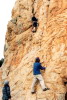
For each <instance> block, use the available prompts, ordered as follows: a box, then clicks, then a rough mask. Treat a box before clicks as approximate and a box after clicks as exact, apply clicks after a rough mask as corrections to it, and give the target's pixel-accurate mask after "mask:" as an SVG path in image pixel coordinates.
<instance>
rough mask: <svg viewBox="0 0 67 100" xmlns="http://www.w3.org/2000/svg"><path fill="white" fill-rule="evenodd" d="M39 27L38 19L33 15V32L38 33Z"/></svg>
mask: <svg viewBox="0 0 67 100" xmlns="http://www.w3.org/2000/svg"><path fill="white" fill-rule="evenodd" d="M37 26H38V19H37V18H36V17H35V15H33V17H32V32H36V31H37Z"/></svg>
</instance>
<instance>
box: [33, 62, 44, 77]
mask: <svg viewBox="0 0 67 100" xmlns="http://www.w3.org/2000/svg"><path fill="white" fill-rule="evenodd" d="M40 70H45V67H42V66H41V63H38V62H35V63H34V65H33V75H38V74H41V72H40Z"/></svg>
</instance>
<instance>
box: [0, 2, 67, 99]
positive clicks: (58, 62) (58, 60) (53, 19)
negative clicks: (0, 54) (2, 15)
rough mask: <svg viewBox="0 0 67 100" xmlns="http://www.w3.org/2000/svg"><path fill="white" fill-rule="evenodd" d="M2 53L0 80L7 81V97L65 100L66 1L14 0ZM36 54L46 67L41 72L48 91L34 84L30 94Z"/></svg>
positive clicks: (66, 52) (66, 70)
mask: <svg viewBox="0 0 67 100" xmlns="http://www.w3.org/2000/svg"><path fill="white" fill-rule="evenodd" d="M33 13H35V16H36V17H37V18H38V23H39V26H38V29H37V32H36V33H32V27H31V25H32V22H31V17H32V16H33ZM4 56H5V61H4V64H3V66H2V69H1V71H2V72H1V75H0V76H2V77H1V78H2V79H1V81H3V80H5V79H8V80H9V81H10V86H11V94H12V99H11V100H65V93H66V86H65V85H64V82H65V81H67V0H17V1H16V3H15V6H14V8H13V10H12V19H11V20H10V21H9V23H8V26H7V33H6V39H5V48H4ZM37 56H38V57H40V59H41V62H42V65H43V66H46V67H47V68H46V71H45V72H42V73H43V77H44V81H45V83H46V86H47V87H49V88H50V90H48V91H46V92H43V91H42V89H41V87H40V85H39V84H38V85H37V88H36V89H37V92H36V94H34V95H32V94H31V93H30V89H31V84H32V80H33V75H32V64H33V63H34V59H35V57H37ZM0 95H1V92H0Z"/></svg>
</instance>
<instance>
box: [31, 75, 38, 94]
mask: <svg viewBox="0 0 67 100" xmlns="http://www.w3.org/2000/svg"><path fill="white" fill-rule="evenodd" d="M36 82H37V78H36V76H34V79H33V83H32V86H31V93H34V92H35V84H36Z"/></svg>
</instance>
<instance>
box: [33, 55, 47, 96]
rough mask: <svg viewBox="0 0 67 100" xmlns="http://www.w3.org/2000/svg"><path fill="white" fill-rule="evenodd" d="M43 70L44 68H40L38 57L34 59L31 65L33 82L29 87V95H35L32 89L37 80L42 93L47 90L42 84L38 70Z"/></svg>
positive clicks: (42, 80)
mask: <svg viewBox="0 0 67 100" xmlns="http://www.w3.org/2000/svg"><path fill="white" fill-rule="evenodd" d="M45 69H46V67H42V66H41V63H40V59H39V57H37V58H36V59H35V63H34V64H33V75H34V80H33V83H32V87H31V93H32V94H33V93H35V89H34V87H35V85H36V82H37V80H39V82H40V84H41V87H42V89H43V91H46V90H48V88H46V85H45V83H44V79H43V77H42V75H41V72H40V70H45Z"/></svg>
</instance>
